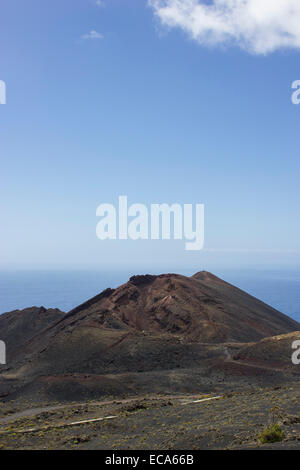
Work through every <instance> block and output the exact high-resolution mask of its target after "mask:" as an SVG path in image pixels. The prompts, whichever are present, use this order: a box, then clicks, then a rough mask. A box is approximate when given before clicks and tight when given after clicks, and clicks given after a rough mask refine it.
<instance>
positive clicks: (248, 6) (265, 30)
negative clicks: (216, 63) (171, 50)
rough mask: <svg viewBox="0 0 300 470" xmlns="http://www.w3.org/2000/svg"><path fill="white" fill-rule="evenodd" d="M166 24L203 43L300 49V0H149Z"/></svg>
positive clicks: (256, 51) (251, 49)
mask: <svg viewBox="0 0 300 470" xmlns="http://www.w3.org/2000/svg"><path fill="white" fill-rule="evenodd" d="M148 4H149V5H150V7H152V8H153V10H154V13H155V15H156V17H157V18H158V19H159V21H160V22H161V24H162V25H163V26H166V27H169V28H180V29H182V30H183V31H185V32H186V33H187V34H188V35H189V36H190V37H191V38H192V39H194V40H196V41H197V42H198V43H199V44H201V45H220V44H228V43H232V42H233V43H235V44H237V45H238V46H239V47H241V48H242V49H246V50H247V51H249V52H251V53H254V54H267V53H270V52H274V51H276V50H278V49H281V48H295V49H300V26H299V25H300V0H211V1H210V2H209V3H208V2H207V1H203V0H148Z"/></svg>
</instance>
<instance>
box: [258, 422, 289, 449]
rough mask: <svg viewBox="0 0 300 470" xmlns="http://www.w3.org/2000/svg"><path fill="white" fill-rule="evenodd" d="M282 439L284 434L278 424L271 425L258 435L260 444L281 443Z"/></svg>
mask: <svg viewBox="0 0 300 470" xmlns="http://www.w3.org/2000/svg"><path fill="white" fill-rule="evenodd" d="M283 439H284V432H283V430H282V429H281V426H280V425H279V424H271V425H270V426H267V427H265V429H264V430H263V431H262V432H261V433H260V434H259V436H258V440H259V441H260V442H261V443H262V444H269V443H271V442H281V441H282V440H283Z"/></svg>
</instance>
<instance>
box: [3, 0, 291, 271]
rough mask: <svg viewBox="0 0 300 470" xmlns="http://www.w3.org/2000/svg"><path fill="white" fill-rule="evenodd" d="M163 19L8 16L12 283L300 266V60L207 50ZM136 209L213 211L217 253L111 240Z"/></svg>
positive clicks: (250, 48)
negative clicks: (106, 220)
mask: <svg viewBox="0 0 300 470" xmlns="http://www.w3.org/2000/svg"><path fill="white" fill-rule="evenodd" d="M292 1H293V0H292ZM170 2H171V3H172V0H170ZM155 8H156V10H155V9H154V6H153V5H152V7H151V6H150V5H149V4H147V2H146V1H143V0H106V1H104V2H103V5H97V4H96V1H93V0H90V1H89V0H59V1H58V0H51V1H49V0H44V1H43V2H41V1H40V0H26V1H23V0H3V1H2V2H1V14H0V50H1V56H0V57H1V62H0V80H4V81H5V82H6V86H7V104H6V105H5V106H3V105H1V106H0V138H1V141H0V169H1V186H0V188H1V189H0V196H1V199H0V200H1V203H0V209H1V235H0V241H1V252H0V257H1V261H0V262H1V266H2V268H3V269H8V268H9V269H16V268H20V269H32V268H53V269H56V268H71V269H75V268H90V267H93V268H102V267H107V266H111V267H113V268H115V269H118V268H119V267H120V268H122V269H123V268H124V267H128V268H130V269H134V268H135V267H136V269H138V270H140V271H147V269H149V270H150V268H151V270H153V269H157V270H177V271H180V269H187V268H191V269H201V268H205V269H211V270H213V268H214V267H216V266H218V267H219V266H223V267H232V266H239V267H245V268H247V267H249V266H250V267H264V268H266V267H273V266H276V267H286V266H289V267H291V266H297V267H299V265H300V263H299V261H300V255H299V253H300V246H299V228H300V226H299V225H300V224H299V192H300V190H299V138H300V133H299V112H300V106H295V105H293V104H292V103H291V94H292V90H291V84H292V82H293V81H294V80H297V79H300V71H299V49H300V47H299V48H297V45H296V46H295V44H292V47H286V48H281V47H277V46H276V44H275V46H274V47H273V44H272V46H268V47H270V48H271V49H272V48H274V50H257V48H258V47H261V44H262V43H263V44H266V41H267V40H268V38H265V37H262V38H261V39H260V41H259V42H257V41H254V40H253V38H250V39H249V38H248V39H247V41H248V42H247V43H245V42H244V43H243V44H242V46H241V44H239V43H238V42H237V41H236V39H235V38H234V37H226V38H225V39H224V38H223V36H222V35H221V36H220V32H219V31H217V32H216V31H214V30H213V31H211V32H210V35H209V38H207V37H206V36H203V33H202V30H201V29H200V30H199V29H198V30H197V32H196V34H194V36H193V35H192V34H191V31H190V30H189V24H186V23H182V22H181V23H180V22H179V23H178V24H175V23H174V17H172V16H170V17H168V18H166V16H163V14H164V11H163V10H162V9H160V8H159V2H156V6H155ZM170 11H171V10H170ZM155 12H156V14H155ZM171 13H172V14H173V13H174V12H173V10H172V11H171ZM175 13H176V12H175ZM281 16H283V15H281ZM163 23H164V24H163ZM221 27H222V25H221ZM226 28H227V26H226ZM234 30H236V28H235V29H234ZM264 30H265V28H264ZM91 31H94V33H92V36H94V37H91V38H89V36H90V35H91ZM222 34H223V33H222ZM239 34H240V33H239ZM270 35H271V33H270ZM273 36H274V35H273V34H272V37H273ZM212 37H214V38H217V39H216V40H214V41H212V40H211V38H212ZM239 37H240V36H239ZM255 38H257V35H255ZM295 41H297V38H295ZM275 42H276V41H275ZM257 44H259V46H258V45H257ZM268 44H269V43H268ZM289 46H290V45H289ZM122 194H126V195H128V199H129V203H135V202H140V203H144V204H147V205H150V204H151V203H161V202H166V203H170V204H171V203H173V202H178V203H180V204H184V203H193V204H195V203H204V204H205V208H206V209H205V210H206V216H205V250H204V251H203V252H186V251H184V241H135V242H133V241H105V242H104V241H100V240H98V239H97V238H96V234H95V229H96V224H97V218H96V215H95V214H96V208H97V206H98V205H99V204H100V203H103V202H110V203H115V204H116V203H117V198H118V196H119V195H122Z"/></svg>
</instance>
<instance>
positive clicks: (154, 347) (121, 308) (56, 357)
mask: <svg viewBox="0 0 300 470" xmlns="http://www.w3.org/2000/svg"><path fill="white" fill-rule="evenodd" d="M296 330H300V325H299V324H298V323H297V322H295V321H294V320H292V319H290V318H289V317H287V316H285V315H283V314H282V313H280V312H278V311H277V310H275V309H273V308H271V307H270V306H268V305H266V304H264V303H263V302H260V301H259V300H257V299H255V298H254V297H252V296H250V295H248V294H246V293H245V292H243V291H241V290H240V289H238V288H236V287H234V286H232V285H230V284H228V283H226V282H224V281H222V280H221V279H219V278H217V277H216V276H214V275H212V274H210V273H207V272H200V273H197V274H195V275H194V276H192V277H185V276H181V275H177V274H162V275H158V276H152V275H145V276H133V277H132V278H131V279H130V280H129V281H128V282H127V283H126V284H124V285H122V286H120V287H118V288H117V289H106V290H105V291H103V292H102V293H101V294H99V295H97V296H96V297H94V298H92V299H90V300H88V301H87V302H85V303H84V304H82V305H80V306H78V307H76V308H75V309H73V310H72V311H70V312H69V313H68V314H65V315H64V314H62V312H60V311H58V310H45V309H35V308H34V309H27V310H25V311H22V312H11V313H8V314H5V315H2V316H0V338H1V339H4V340H5V341H6V342H7V346H8V351H9V354H8V364H7V367H6V368H5V367H4V368H2V369H0V395H1V387H3V388H4V389H5V390H6V393H11V390H10V389H9V387H8V384H10V383H12V384H13V390H14V393H16V390H20V393H21V394H29V395H30V394H37V393H41V390H44V392H43V393H46V394H48V395H49V394H50V395H51V393H52V394H53V396H55V397H56V398H57V397H60V398H62V397H63V398H64V399H76V398H77V397H79V396H80V397H82V396H90V395H92V396H94V395H97V396H98V395H101V394H105V393H121V392H125V391H126V392H132V393H133V392H134V393H136V392H137V391H138V390H139V389H141V390H143V391H147V390H148V389H149V388H150V389H151V391H153V390H157V391H161V390H169V391H174V390H181V389H182V387H189V388H190V390H193V389H197V387H198V386H199V384H200V383H202V382H203V380H204V379H205V381H206V382H205V383H212V382H213V381H214V380H215V378H214V375H215V372H214V368H215V367H216V365H217V364H218V361H219V360H222V361H224V360H226V358H227V353H226V354H225V356H224V351H225V350H226V351H227V346H225V345H224V343H227V344H228V343H230V344H231V345H233V346H232V347H233V348H235V351H237V350H238V349H239V348H243V347H244V346H245V345H244V346H243V345H242V344H241V343H251V342H252V343H253V342H256V341H260V340H262V339H263V338H266V337H271V336H276V335H281V334H287V333H291V332H294V331H296ZM234 345H236V346H234ZM227 359H228V358H227ZM227 366H228V364H227ZM227 366H226V367H227ZM227 368H228V367H227ZM192 369H193V373H192V372H190V374H188V375H189V379H188V380H187V376H186V374H187V372H185V373H184V375H183V376H182V375H181V376H180V373H179V375H178V371H179V372H180V371H183V370H185V371H187V370H192ZM175 371H176V372H175ZM1 372H2V373H1ZM128 374H129V375H128ZM132 374H133V375H132ZM174 374H175V375H174ZM211 377H213V378H211ZM13 380H14V381H15V382H12V381H13ZM218 380H219V379H218ZM222 380H223V379H222ZM201 381H202V382H201ZM3 384H4V385H3ZM7 390H10V392H7ZM45 390H46V392H45Z"/></svg>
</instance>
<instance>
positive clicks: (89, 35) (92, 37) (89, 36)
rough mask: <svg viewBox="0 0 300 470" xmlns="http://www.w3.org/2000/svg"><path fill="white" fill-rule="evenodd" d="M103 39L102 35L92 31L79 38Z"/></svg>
mask: <svg viewBox="0 0 300 470" xmlns="http://www.w3.org/2000/svg"><path fill="white" fill-rule="evenodd" d="M103 37H104V36H103V34H101V33H98V32H97V31H95V30H92V31H90V32H89V33H88V34H84V35H83V36H81V39H103Z"/></svg>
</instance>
